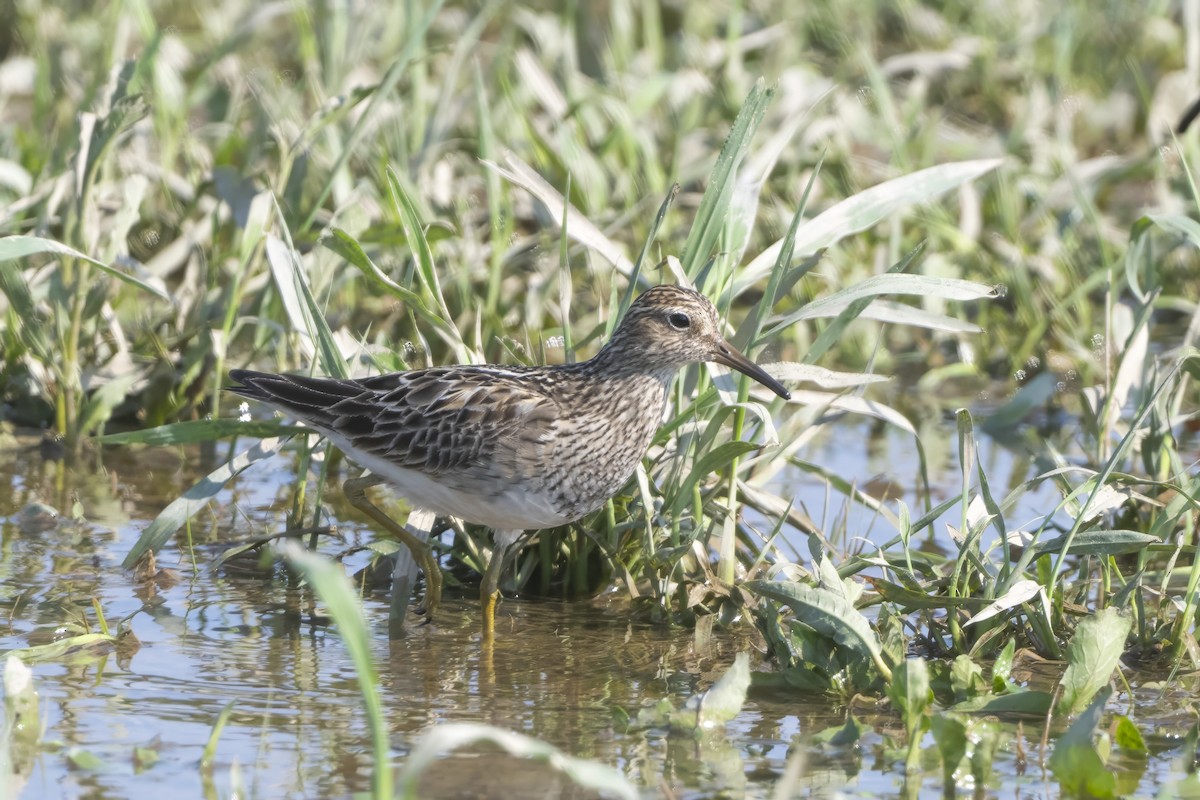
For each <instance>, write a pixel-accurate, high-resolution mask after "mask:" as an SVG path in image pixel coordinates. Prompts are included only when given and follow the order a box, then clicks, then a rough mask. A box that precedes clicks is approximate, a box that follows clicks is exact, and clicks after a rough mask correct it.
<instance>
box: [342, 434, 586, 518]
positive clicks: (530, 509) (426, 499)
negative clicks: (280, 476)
mask: <svg viewBox="0 0 1200 800" xmlns="http://www.w3.org/2000/svg"><path fill="white" fill-rule="evenodd" d="M327 435H328V436H329V439H330V440H331V441H332V442H333V443H334V444H335V445H337V446H338V447H339V448H341V449H342V450H343V451H344V452H347V453H353V456H352V457H353V458H354V460H355V461H356V462H358V463H359V464H361V465H362V466H364V467H366V468H367V469H369V470H371V472H373V473H375V474H376V475H379V476H381V477H383V478H386V479H387V480H388V482H389V483H390V484H392V486H394V487H395V488H396V491H397V492H398V493H399V494H400V495H401V496H402V497H404V498H405V499H406V500H408V501H409V502H410V503H412V504H413V506H414V507H416V508H422V509H426V510H428V511H432V512H434V513H435V514H438V515H440V516H444V517H456V518H458V519H461V520H463V521H464V522H471V523H474V524H476V525H486V526H487V527H489V528H492V529H493V530H513V531H523V530H538V529H542V528H554V527H557V526H559V525H565V524H566V523H568V522H571V521H573V518H571V519H569V518H567V517H566V516H564V515H563V514H562V513H560V512H558V511H556V510H555V509H554V508H553V507H552V506H551V504H550V498H549V497H547V496H545V495H543V494H541V493H539V492H531V491H528V490H527V489H526V488H525V487H523V486H513V485H510V486H505V487H497V486H477V487H458V486H453V485H447V484H444V483H440V482H438V481H437V480H435V479H433V478H431V477H430V476H428V475H426V474H424V473H422V472H417V471H415V470H411V469H405V468H404V467H398V466H396V465H395V464H393V463H391V462H389V461H387V460H386V459H382V458H378V457H376V456H372V455H369V454H366V453H357V452H354V451H353V450H351V449H350V448H349V446H348V442H346V440H345V439H344V438H343V437H340V436H337V435H334V434H328V433H327Z"/></svg>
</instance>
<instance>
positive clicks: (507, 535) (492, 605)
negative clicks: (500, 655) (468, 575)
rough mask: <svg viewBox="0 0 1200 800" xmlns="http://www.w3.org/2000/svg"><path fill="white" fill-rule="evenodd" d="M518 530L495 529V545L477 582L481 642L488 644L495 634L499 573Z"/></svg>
mask: <svg viewBox="0 0 1200 800" xmlns="http://www.w3.org/2000/svg"><path fill="white" fill-rule="evenodd" d="M520 536H521V532H520V531H496V537H495V538H496V545H495V547H493V548H492V557H491V558H490V559H489V560H488V565H487V569H485V570H484V571H483V579H482V580H481V581H480V582H479V605H480V608H481V610H482V612H483V631H482V632H483V643H484V644H488V645H490V644H491V643H492V640H493V639H494V638H495V636H496V606H497V605H498V604H499V602H500V575H501V573H503V571H504V562H505V560H506V559H507V557H508V551H509V549H510V548H511V547H512V546H513V544H514V543H515V542H516V541H517V539H518V538H520Z"/></svg>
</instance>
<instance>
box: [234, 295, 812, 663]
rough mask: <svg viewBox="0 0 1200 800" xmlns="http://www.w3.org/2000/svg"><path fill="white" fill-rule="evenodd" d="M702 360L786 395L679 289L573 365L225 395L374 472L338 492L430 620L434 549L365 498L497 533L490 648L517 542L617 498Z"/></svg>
mask: <svg viewBox="0 0 1200 800" xmlns="http://www.w3.org/2000/svg"><path fill="white" fill-rule="evenodd" d="M701 361H715V362H717V363H719V364H724V365H726V366H729V367H732V368H733V369H736V370H738V371H739V372H742V373H744V374H745V375H748V376H750V377H751V378H753V379H754V380H756V381H758V382H759V383H762V384H763V385H764V386H766V387H768V388H769V389H771V390H772V391H773V392H775V393H776V394H778V395H779V396H781V397H784V398H787V397H789V396H790V395H789V394H788V391H787V389H785V388H784V387H783V386H782V385H780V383H779V382H778V381H777V380H775V379H774V378H772V377H771V376H770V375H768V374H767V373H766V371H765V370H763V369H762V367H760V366H758V365H757V364H755V363H754V362H752V361H750V360H749V359H748V358H746V357H745V356H744V355H742V354H741V353H739V352H738V351H737V350H735V349H734V348H733V347H732V346H731V345H730V344H729V343H728V342H726V341H725V339H724V337H723V336H722V335H721V333H720V323H719V321H718V319H717V311H716V309H715V308H714V307H713V305H712V303H710V302H709V301H708V300H707V299H706V298H705V297H704V296H703V295H701V294H699V293H698V292H694V291H692V290H690V289H683V288H679V287H676V286H657V287H655V288H653V289H649V290H648V291H646V292H645V293H643V294H642V295H641V296H640V297H638V299H637V300H636V301H635V302H634V303H633V304H631V305H630V307H629V311H628V313H627V314H626V316H625V318H624V320H622V322H621V324H620V326H618V328H617V330H616V332H615V333H614V334H613V336H612V339H611V340H610V341H609V342H608V344H607V345H605V346H604V347H603V348H602V349H601V350H600V352H598V353H597V354H596V355H595V356H594V357H593V358H591V359H590V360H588V361H584V362H581V363H577V364H563V365H559V366H548V367H501V366H457V367H434V368H431V369H421V370H412V371H409V372H399V373H392V374H388V375H377V376H374V377H370V378H359V379H354V380H336V379H333V378H310V377H304V376H301V375H273V374H269V373H263V372H253V371H250V370H241V369H239V370H232V371H231V372H230V373H229V374H230V377H232V378H233V379H234V380H235V381H237V382H238V383H239V384H241V385H240V386H234V387H230V391H233V392H236V393H237V394H240V395H243V396H245V397H251V398H254V399H256V400H260V401H262V402H264V403H267V404H268V405H271V406H273V407H274V408H276V409H278V410H280V411H282V412H284V413H285V414H289V415H291V416H293V417H296V418H297V419H300V420H302V421H303V422H305V423H306V424H307V425H309V426H310V427H312V428H313V429H315V430H316V431H318V432H320V433H322V434H324V435H325V436H326V437H328V438H329V440H330V441H331V442H333V443H334V444H335V445H337V447H339V448H341V449H342V451H344V452H345V453H346V455H347V456H349V457H350V458H352V459H353V460H354V461H356V462H358V463H359V464H361V465H362V466H364V467H366V468H367V469H369V470H370V471H371V474H369V475H366V476H364V477H361V478H357V479H353V480H348V481H346V482H345V484H344V490H345V493H346V496H347V498H348V499H349V500H350V502H351V503H352V504H354V505H355V506H356V507H357V508H359V509H360V510H362V511H363V512H364V513H366V514H367V515H368V516H370V517H371V518H372V519H374V520H375V521H376V522H378V523H379V524H380V525H383V526H384V527H385V528H387V529H388V530H390V531H392V532H393V533H394V534H395V535H396V536H397V537H398V538H399V539H400V540H401V541H402V542H404V543H405V544H406V545H407V546H408V547H409V548H410V549H411V550H412V551H413V556H414V558H415V559H416V561H417V563H418V564H420V566H421V568H422V569H423V570H424V572H425V580H426V584H427V586H426V598H425V609H426V614H427V615H428V616H429V617H430V618H432V616H433V613H434V611H436V609H437V606H438V603H439V600H440V597H441V586H442V579H441V572H440V570H439V567H438V565H437V562H436V560H435V559H434V558H433V555H432V551H431V549H430V548H429V545H428V544H426V543H424V542H422V541H421V540H419V539H417V538H416V537H414V536H413V535H412V534H411V533H409V532H408V531H406V530H405V529H404V528H403V527H401V526H400V525H398V524H397V523H396V522H395V521H393V520H392V519H390V518H389V517H388V516H387V515H386V514H384V513H383V512H382V511H380V510H379V508H377V507H376V506H375V505H373V504H372V503H371V502H370V501H369V500H368V499H367V496H366V489H367V488H368V487H370V486H374V485H375V484H378V483H382V482H384V481H387V482H389V483H391V484H392V485H393V486H395V487H396V489H398V490H399V493H400V494H401V495H403V496H404V497H406V498H408V500H409V501H410V502H411V503H412V504H413V505H414V506H417V507H420V508H425V509H428V510H431V511H433V512H435V513H437V514H439V515H443V516H451V517H457V518H459V519H461V520H465V521H467V522H473V523H476V524H479V525H485V526H487V527H489V528H491V529H492V530H493V531H494V532H495V549H494V551H493V552H492V556H491V559H490V561H489V562H488V565H487V569H486V570H485V571H484V574H483V579H482V583H481V585H480V599H481V602H482V605H483V636H484V640H485V641H490V639H491V637H492V634H493V631H494V625H495V622H494V620H495V608H496V601H497V598H498V597H499V590H498V586H499V582H500V574H501V570H502V569H503V567H504V561H505V556H506V554H507V551H508V550H509V548H510V547H512V545H513V543H514V542H515V541H516V540H517V538H518V537H519V536H520V534H521V532H522V531H524V530H526V529H538V528H551V527H555V526H558V525H565V524H566V523H569V522H574V521H575V520H577V519H579V518H581V517H583V516H584V515H586V514H588V513H590V512H592V511H594V510H596V509H597V508H599V507H600V506H601V505H603V504H604V502H605V501H606V500H608V498H610V497H612V495H613V494H615V493H616V492H617V491H619V490H620V489H621V487H622V486H623V485H624V484H625V482H626V481H627V480H628V479H629V476H630V475H632V474H633V471H634V468H635V467H636V466H637V464H638V462H639V461H640V460H641V458H642V456H643V455H644V454H645V452H646V448H647V447H649V445H650V440H651V438H652V437H653V436H654V432H655V430H656V429H657V428H658V426H659V424H660V423H661V422H662V417H663V412H664V410H665V408H666V404H667V390H668V388H669V386H670V383H671V379H672V378H673V377H674V376H675V373H676V372H678V371H679V369H680V368H681V367H683V366H684V365H686V364H691V363H695V362H701Z"/></svg>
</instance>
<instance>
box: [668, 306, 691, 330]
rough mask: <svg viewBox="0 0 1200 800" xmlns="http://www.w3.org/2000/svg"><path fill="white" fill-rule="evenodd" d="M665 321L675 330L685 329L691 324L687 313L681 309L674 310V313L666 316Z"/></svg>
mask: <svg viewBox="0 0 1200 800" xmlns="http://www.w3.org/2000/svg"><path fill="white" fill-rule="evenodd" d="M667 322H669V323H670V324H671V327H672V328H674V329H675V330H677V331H683V330H687V329H688V327H689V326H690V325H691V324H692V321H691V320H690V319H689V318H688V315H687V314H684V313H683V312H681V311H676V312H675V313H674V314H671V315H670V316H668V317H667Z"/></svg>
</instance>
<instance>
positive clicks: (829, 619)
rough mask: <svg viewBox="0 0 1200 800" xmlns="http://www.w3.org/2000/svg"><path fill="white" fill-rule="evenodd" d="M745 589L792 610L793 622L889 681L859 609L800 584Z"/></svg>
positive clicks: (765, 584)
mask: <svg viewBox="0 0 1200 800" xmlns="http://www.w3.org/2000/svg"><path fill="white" fill-rule="evenodd" d="M744 585H745V587H746V588H747V589H749V590H750V591H752V592H754V593H755V594H757V595H759V596H760V597H767V598H770V599H771V600H775V601H778V602H780V603H783V604H784V605H786V606H788V607H789V608H791V609H792V611H794V612H795V614H796V619H797V620H799V621H800V622H802V623H803V624H804V625H807V626H808V627H810V628H812V629H813V630H815V631H817V632H818V633H821V634H822V635H824V636H828V637H830V638H831V639H833V640H834V641H835V642H836V643H837V644H838V645H840V646H842V647H848V648H850V649H851V650H852V651H855V652H858V653H861V654H862V655H864V656H869V657H870V658H871V660H872V661H873V662H874V664H875V668H876V669H877V670H879V674H880V675H882V676H883V677H884V679H885V680H887V681H891V678H892V671H891V669H890V668H889V667H888V666H887V664H886V663H884V661H883V653H882V649H881V647H880V644H879V637H878V636H876V635H875V631H873V630H872V629H871V624H870V623H869V622H868V621H867V618H866V617H864V616H863V615H862V614H861V613H860V612H859V611H858V609H856V608H855V607H854V606H853V605H851V604H850V603H849V602H847V601H846V600H844V599H843V598H841V597H839V596H838V595H836V594H834V593H833V592H830V591H828V590H825V589H814V588H812V587H811V586H806V585H804V584H802V583H776V582H772V581H749V582H747V583H746V584H744Z"/></svg>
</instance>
